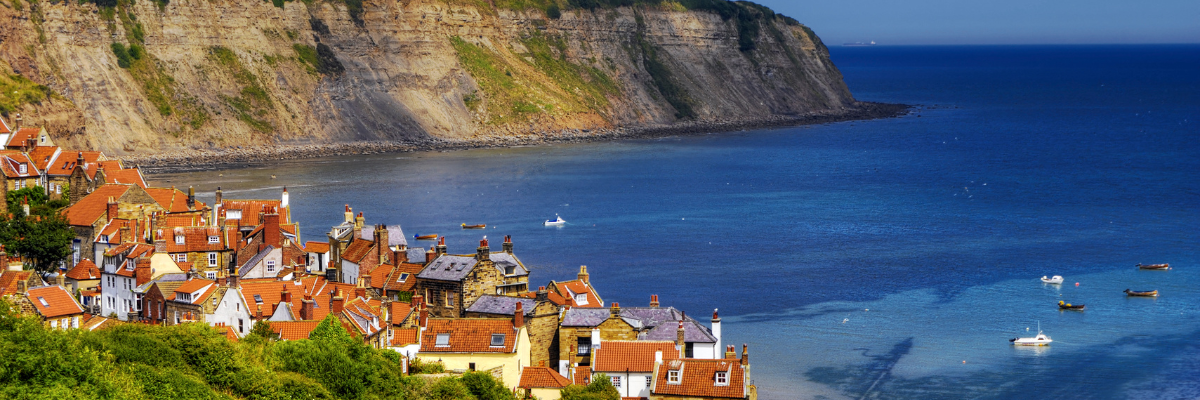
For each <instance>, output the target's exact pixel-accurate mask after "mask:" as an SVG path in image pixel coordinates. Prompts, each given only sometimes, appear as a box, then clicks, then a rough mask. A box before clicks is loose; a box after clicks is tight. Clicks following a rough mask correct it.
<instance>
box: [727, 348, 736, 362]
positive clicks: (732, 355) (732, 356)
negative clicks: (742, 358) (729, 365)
mask: <svg viewBox="0 0 1200 400" xmlns="http://www.w3.org/2000/svg"><path fill="white" fill-rule="evenodd" d="M735 358H737V351H734V350H733V345H732V344H731V345H728V346H725V359H726V360H732V359H735Z"/></svg>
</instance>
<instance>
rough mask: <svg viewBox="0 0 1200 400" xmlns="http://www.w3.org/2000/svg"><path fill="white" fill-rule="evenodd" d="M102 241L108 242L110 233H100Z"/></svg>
mask: <svg viewBox="0 0 1200 400" xmlns="http://www.w3.org/2000/svg"><path fill="white" fill-rule="evenodd" d="M100 242H103V243H108V235H100Z"/></svg>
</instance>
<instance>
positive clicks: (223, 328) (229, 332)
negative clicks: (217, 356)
mask: <svg viewBox="0 0 1200 400" xmlns="http://www.w3.org/2000/svg"><path fill="white" fill-rule="evenodd" d="M213 329H216V330H217V332H220V333H221V335H222V336H225V338H226V339H229V341H231V342H236V341H238V337H237V334H236V333H234V332H233V328H231V327H229V326H228V325H225V324H217V325H216V326H213Z"/></svg>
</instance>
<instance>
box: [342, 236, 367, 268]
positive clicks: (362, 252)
mask: <svg viewBox="0 0 1200 400" xmlns="http://www.w3.org/2000/svg"><path fill="white" fill-rule="evenodd" d="M374 246H375V242H372V241H370V240H364V239H359V238H354V241H353V242H350V245H349V246H346V250H344V251H342V259H345V260H349V261H350V262H353V263H357V262H360V261H362V259H363V257H366V256H367V253H368V252H370V251H371V248H372V247H374Z"/></svg>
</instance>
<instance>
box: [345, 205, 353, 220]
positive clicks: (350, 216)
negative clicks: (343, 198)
mask: <svg viewBox="0 0 1200 400" xmlns="http://www.w3.org/2000/svg"><path fill="white" fill-rule="evenodd" d="M345 215H346V221H345V222H354V211H352V210H351V209H350V205H349V204H347V205H346V214H345Z"/></svg>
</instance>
